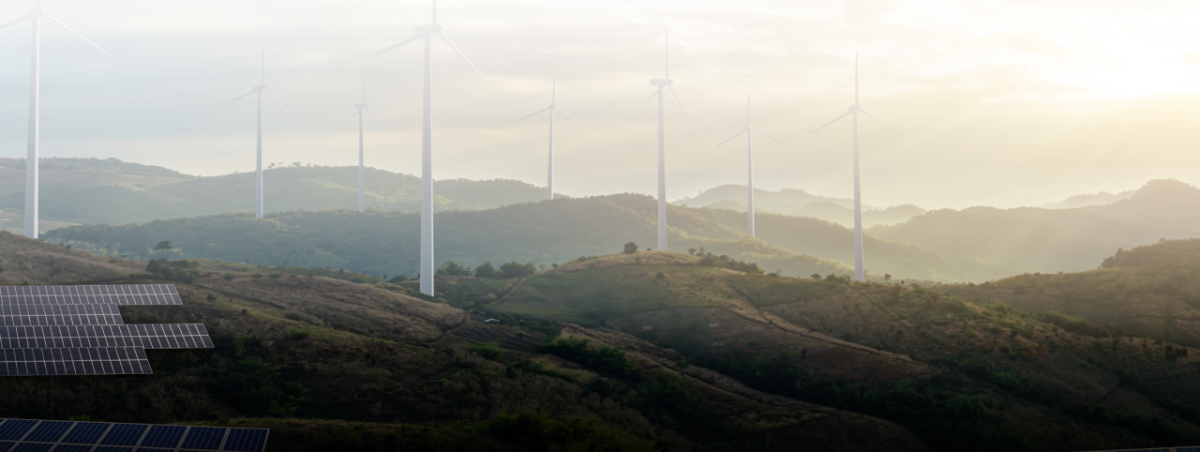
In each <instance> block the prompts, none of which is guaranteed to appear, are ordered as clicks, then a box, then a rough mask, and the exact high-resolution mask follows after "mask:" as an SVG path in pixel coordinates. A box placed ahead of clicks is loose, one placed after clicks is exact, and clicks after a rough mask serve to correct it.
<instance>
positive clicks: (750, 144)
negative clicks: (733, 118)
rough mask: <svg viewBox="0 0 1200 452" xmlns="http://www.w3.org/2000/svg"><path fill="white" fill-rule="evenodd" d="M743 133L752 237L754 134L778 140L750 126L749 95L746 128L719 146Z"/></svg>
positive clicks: (747, 96)
mask: <svg viewBox="0 0 1200 452" xmlns="http://www.w3.org/2000/svg"><path fill="white" fill-rule="evenodd" d="M743 133H744V134H746V171H747V172H748V173H749V178H748V180H749V184H748V188H749V190H750V198H749V204H747V206H749V208H750V209H749V210H750V236H751V237H754V134H755V133H757V134H759V135H762V136H764V137H767V138H770V139H771V141H774V142H776V143H779V140H776V139H774V138H771V136H770V135H767V134H765V133H762V132H760V131H759V130H758V129H755V128H754V126H751V125H750V95H746V128H745V129H742V131H741V132H738V133H737V134H736V135H734V136H732V137H729V139H728V140H725V141H722V142H721V144H725V143H728V142H730V141H733V139H734V138H737V137H738V136H739V135H741V134H743ZM721 144H718V145H717V146H716V147H721ZM780 144H782V143H780Z"/></svg>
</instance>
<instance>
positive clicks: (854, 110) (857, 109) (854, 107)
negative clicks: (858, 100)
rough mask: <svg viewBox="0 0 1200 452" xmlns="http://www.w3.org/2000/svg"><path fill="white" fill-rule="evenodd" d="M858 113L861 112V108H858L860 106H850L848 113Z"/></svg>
mask: <svg viewBox="0 0 1200 452" xmlns="http://www.w3.org/2000/svg"><path fill="white" fill-rule="evenodd" d="M860 111H862V106H860V105H851V106H850V113H858V112H860Z"/></svg>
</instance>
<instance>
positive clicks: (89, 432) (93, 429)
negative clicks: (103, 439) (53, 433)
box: [62, 422, 110, 444]
mask: <svg viewBox="0 0 1200 452" xmlns="http://www.w3.org/2000/svg"><path fill="white" fill-rule="evenodd" d="M109 425H110V424H102V423H99V422H80V423H78V424H75V428H73V429H71V433H68V434H67V437H66V438H63V440H62V442H64V443H70V444H96V441H97V440H99V439H100V435H103V434H104V432H105V431H106V430H108V426H109Z"/></svg>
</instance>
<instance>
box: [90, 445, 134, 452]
mask: <svg viewBox="0 0 1200 452" xmlns="http://www.w3.org/2000/svg"><path fill="white" fill-rule="evenodd" d="M93 450H94V452H133V448H132V447H116V446H97V447H96V448H95V449H93Z"/></svg>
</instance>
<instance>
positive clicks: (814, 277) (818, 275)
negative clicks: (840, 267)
mask: <svg viewBox="0 0 1200 452" xmlns="http://www.w3.org/2000/svg"><path fill="white" fill-rule="evenodd" d="M812 279H821V274H820V273H813V274H812Z"/></svg>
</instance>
